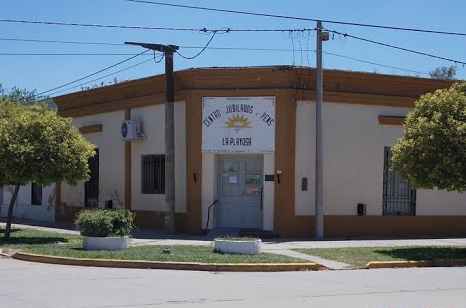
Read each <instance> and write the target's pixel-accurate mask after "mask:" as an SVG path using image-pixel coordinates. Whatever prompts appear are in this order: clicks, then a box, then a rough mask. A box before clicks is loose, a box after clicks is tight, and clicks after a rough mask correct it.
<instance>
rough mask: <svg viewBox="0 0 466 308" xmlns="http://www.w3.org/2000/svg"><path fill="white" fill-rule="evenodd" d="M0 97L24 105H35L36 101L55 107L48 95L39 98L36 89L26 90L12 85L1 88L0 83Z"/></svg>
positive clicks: (51, 107)
mask: <svg viewBox="0 0 466 308" xmlns="http://www.w3.org/2000/svg"><path fill="white" fill-rule="evenodd" d="M0 98H2V99H4V100H8V101H10V102H14V103H18V104H22V105H25V106H31V105H37V104H38V103H41V104H45V105H47V106H48V108H50V109H57V106H56V105H55V103H54V102H53V100H52V99H51V98H50V97H48V96H43V97H42V98H40V97H39V96H38V95H37V90H27V89H21V88H18V87H13V88H11V89H10V90H8V89H5V88H3V85H2V84H1V83H0Z"/></svg>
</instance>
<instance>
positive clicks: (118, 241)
mask: <svg viewBox="0 0 466 308" xmlns="http://www.w3.org/2000/svg"><path fill="white" fill-rule="evenodd" d="M128 245H129V238H128V237H127V236H123V237H92V236H84V239H83V248H84V250H123V249H126V248H128Z"/></svg>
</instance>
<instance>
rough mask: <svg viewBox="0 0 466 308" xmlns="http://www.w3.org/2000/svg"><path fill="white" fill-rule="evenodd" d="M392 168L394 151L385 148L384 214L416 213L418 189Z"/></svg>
mask: <svg viewBox="0 0 466 308" xmlns="http://www.w3.org/2000/svg"><path fill="white" fill-rule="evenodd" d="M391 169H392V152H391V150H390V147H385V150H384V167H383V214H384V215H415V214H416V190H414V189H412V188H411V186H410V185H409V183H408V181H407V180H406V179H404V178H403V177H402V176H401V175H400V174H399V173H398V172H395V171H393V170H391Z"/></svg>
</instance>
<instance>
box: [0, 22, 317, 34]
mask: <svg viewBox="0 0 466 308" xmlns="http://www.w3.org/2000/svg"><path fill="white" fill-rule="evenodd" d="M0 22H9V23H22V24H36V25H53V26H74V27H89V28H118V29H137V30H165V31H190V32H201V33H213V32H217V33H222V32H223V33H229V32H307V31H314V30H315V28H301V29H232V28H221V29H207V28H176V27H149V26H126V25H106V24H87V23H75V22H58V21H44V20H21V19H0Z"/></svg>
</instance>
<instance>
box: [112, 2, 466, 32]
mask: <svg viewBox="0 0 466 308" xmlns="http://www.w3.org/2000/svg"><path fill="white" fill-rule="evenodd" d="M121 1H127V2H138V3H144V4H153V5H159V6H168V7H178V8H185V9H195V10H204V11H213V12H222V13H232V14H242V15H251V16H261V17H272V18H282V19H293V20H302V21H322V22H325V23H330V24H339V25H347V26H358V27H370V28H378V29H388V30H399V31H411V32H421V33H431V34H447V35H456V36H466V33H460V32H450V31H439V30H430V29H418V28H406V27H394V26H384V25H375V24H364V23H355V22H345V21H337V20H325V19H315V18H305V17H295V16H287V15H277V14H266V13H257V12H247V11H237V10H227V9H219V8H210V7H202V6H193V5H182V4H175V3H165V2H154V1H146V0H121Z"/></svg>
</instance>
